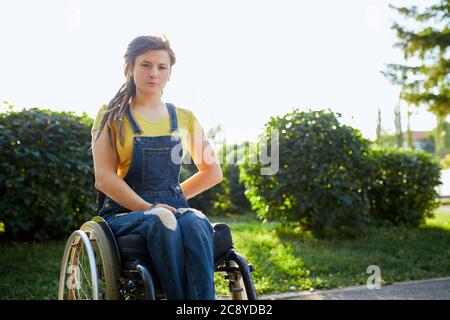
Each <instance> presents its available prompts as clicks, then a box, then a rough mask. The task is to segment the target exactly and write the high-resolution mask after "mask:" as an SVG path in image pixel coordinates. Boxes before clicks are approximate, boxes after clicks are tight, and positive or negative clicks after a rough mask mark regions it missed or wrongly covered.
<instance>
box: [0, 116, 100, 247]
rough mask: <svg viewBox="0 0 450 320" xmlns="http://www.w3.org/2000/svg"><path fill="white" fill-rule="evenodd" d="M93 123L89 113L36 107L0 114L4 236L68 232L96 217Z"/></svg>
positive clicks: (0, 215) (55, 235)
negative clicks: (78, 114)
mask: <svg viewBox="0 0 450 320" xmlns="http://www.w3.org/2000/svg"><path fill="white" fill-rule="evenodd" d="M10 109H12V108H10ZM91 126H92V119H91V118H89V117H88V116H87V114H83V116H77V115H75V114H73V113H72V112H54V111H50V110H41V109H37V108H33V109H29V110H22V111H20V112H16V111H13V110H9V111H7V112H4V113H1V114H0V132H1V135H0V146H1V148H0V150H1V151H0V173H1V177H2V179H1V180H0V194H1V195H2V200H1V202H0V225H1V224H2V225H3V229H4V233H3V235H2V237H7V238H25V239H38V240H41V239H48V238H58V237H62V236H67V233H68V232H70V231H71V230H73V229H75V228H78V227H79V226H80V224H81V223H82V222H84V221H85V220H87V219H89V218H90V217H91V216H92V214H93V213H94V211H95V196H96V190H95V188H94V173H93V164H92V155H91V151H90V150H89V148H90V141H91V136H90V127H91Z"/></svg>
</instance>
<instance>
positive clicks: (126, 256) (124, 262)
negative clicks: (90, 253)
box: [116, 223, 234, 270]
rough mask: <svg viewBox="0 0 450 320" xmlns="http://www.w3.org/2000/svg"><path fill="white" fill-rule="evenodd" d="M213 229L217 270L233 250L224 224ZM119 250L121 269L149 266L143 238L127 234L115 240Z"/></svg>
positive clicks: (227, 228)
mask: <svg viewBox="0 0 450 320" xmlns="http://www.w3.org/2000/svg"><path fill="white" fill-rule="evenodd" d="M212 226H213V229H214V265H215V267H216V268H217V266H218V265H220V264H221V263H222V262H223V261H224V260H225V259H226V258H227V255H228V253H229V252H230V249H233V248H234V246H233V239H232V237H231V230H230V227H229V226H228V225H226V224H225V223H214V224H212ZM116 242H117V246H118V249H119V254H120V260H121V269H122V270H132V269H135V268H136V266H137V265H138V264H139V263H141V264H142V263H143V264H145V265H149V266H151V265H152V263H151V260H150V257H149V253H148V251H147V244H146V242H145V239H144V237H142V236H141V235H137V234H128V235H124V236H120V237H117V238H116Z"/></svg>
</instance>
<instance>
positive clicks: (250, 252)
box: [0, 212, 450, 299]
mask: <svg viewBox="0 0 450 320" xmlns="http://www.w3.org/2000/svg"><path fill="white" fill-rule="evenodd" d="M211 221H212V222H218V221H222V222H226V223H228V224H229V225H230V226H231V229H232V233H233V239H234V242H235V247H236V249H237V251H238V252H240V253H241V254H242V255H243V256H244V257H245V258H246V259H247V260H248V261H249V262H250V263H252V264H253V265H255V271H254V273H253V277H254V281H255V287H256V290H257V293H258V294H259V295H261V294H268V293H276V292H287V291H297V290H308V289H319V288H336V287H345V286H351V285H358V284H365V283H366V281H367V278H368V277H369V276H370V274H367V273H366V271H367V267H368V266H369V265H378V266H379V267H380V269H381V276H382V283H384V284H388V283H391V282H393V281H406V280H416V279H427V278H434V277H442V276H448V275H449V274H450V213H445V212H437V213H436V216H435V217H434V218H433V219H429V220H427V223H426V225H425V226H423V227H420V228H405V227H395V228H371V229H370V230H369V233H368V235H367V236H366V237H364V238H360V239H353V240H339V241H337V240H316V239H314V238H313V237H311V235H310V234H305V233H302V232H301V231H300V230H289V229H287V228H285V227H283V225H282V224H281V223H273V222H272V223H261V222H259V221H256V219H255V217H254V215H252V214H248V215H245V216H228V217H219V218H216V217H212V218H211ZM64 245H65V240H62V241H50V242H42V243H16V242H12V243H11V242H9V243H5V242H3V243H0V299H56V295H57V287H58V278H59V268H60V262H61V259H62V254H63V250H64ZM216 282H217V283H216V291H217V293H218V294H219V295H223V294H226V292H227V286H226V283H225V281H224V280H223V279H222V277H221V276H220V275H219V274H216Z"/></svg>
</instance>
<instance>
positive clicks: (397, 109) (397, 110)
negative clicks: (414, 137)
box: [394, 101, 403, 148]
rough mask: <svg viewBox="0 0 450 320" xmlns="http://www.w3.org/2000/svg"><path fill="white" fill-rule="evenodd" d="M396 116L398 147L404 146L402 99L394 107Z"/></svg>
mask: <svg viewBox="0 0 450 320" xmlns="http://www.w3.org/2000/svg"><path fill="white" fill-rule="evenodd" d="M394 116H395V136H396V137H397V147H399V148H403V130H402V116H401V112H400V101H399V102H398V104H397V105H396V106H395V109H394Z"/></svg>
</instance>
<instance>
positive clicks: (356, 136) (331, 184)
mask: <svg viewBox="0 0 450 320" xmlns="http://www.w3.org/2000/svg"><path fill="white" fill-rule="evenodd" d="M274 129H276V130H278V132H279V171H278V172H277V173H276V174H275V175H262V174H261V168H262V165H261V163H260V162H258V163H257V164H247V165H245V166H242V172H241V173H242V177H243V180H244V182H245V184H246V187H247V193H246V195H247V197H248V199H249V200H250V202H251V204H252V207H253V209H254V210H256V212H257V214H258V215H259V216H260V217H262V218H267V219H275V218H276V219H281V220H283V221H289V222H297V223H300V225H301V226H302V227H303V228H305V229H308V230H311V231H312V233H313V234H314V235H315V236H316V237H319V238H321V237H325V236H331V235H333V234H345V235H348V236H353V235H356V234H359V233H361V232H364V231H365V226H366V224H367V222H368V219H369V198H368V196H367V190H368V187H369V186H370V177H369V176H368V175H367V165H368V163H369V160H368V152H367V151H368V141H367V140H365V139H364V138H363V137H362V136H361V134H360V132H359V131H358V130H355V129H353V128H351V127H349V126H344V125H341V124H340V123H339V122H338V120H337V118H336V116H335V114H333V113H332V112H331V111H329V112H327V111H313V112H299V111H298V110H294V111H293V112H292V113H289V114H287V115H285V116H283V117H276V118H271V120H270V121H269V122H268V123H267V124H266V127H265V130H266V132H265V136H264V137H263V138H264V139H266V140H267V141H268V143H267V145H270V143H271V131H272V130H274Z"/></svg>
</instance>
